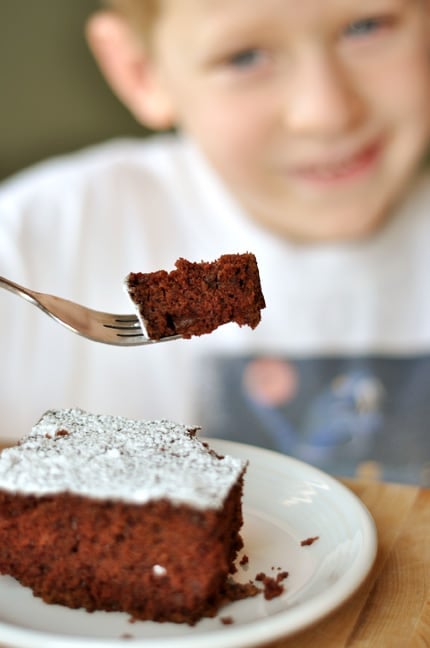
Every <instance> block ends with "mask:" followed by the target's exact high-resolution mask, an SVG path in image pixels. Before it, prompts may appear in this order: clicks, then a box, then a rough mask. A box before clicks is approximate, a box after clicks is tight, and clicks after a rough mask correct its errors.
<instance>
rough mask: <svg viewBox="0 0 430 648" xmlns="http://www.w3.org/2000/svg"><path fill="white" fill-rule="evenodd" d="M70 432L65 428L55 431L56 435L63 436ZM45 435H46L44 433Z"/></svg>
mask: <svg viewBox="0 0 430 648" xmlns="http://www.w3.org/2000/svg"><path fill="white" fill-rule="evenodd" d="M69 434H70V432H68V431H67V430H57V431H56V433H55V436H56V437H63V436H69ZM46 436H47V435H46Z"/></svg>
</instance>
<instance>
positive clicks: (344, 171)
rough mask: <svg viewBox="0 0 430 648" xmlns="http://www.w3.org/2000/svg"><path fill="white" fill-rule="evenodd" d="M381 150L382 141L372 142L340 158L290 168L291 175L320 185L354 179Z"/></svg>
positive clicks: (367, 167) (371, 162)
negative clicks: (356, 151)
mask: <svg viewBox="0 0 430 648" xmlns="http://www.w3.org/2000/svg"><path fill="white" fill-rule="evenodd" d="M381 151H382V143H381V142H380V141H378V142H373V143H372V144H370V145H369V146H366V147H364V148H362V149H361V150H360V151H359V152H358V153H354V154H352V155H349V156H345V157H343V158H340V159H327V160H323V161H321V162H316V163H312V164H305V165H302V166H297V167H295V168H292V169H291V175H292V176H294V177H295V178H297V179H299V180H302V181H305V182H308V183H314V184H320V185H329V184H335V183H339V182H344V181H348V180H355V179H356V178H358V177H359V176H361V175H363V174H364V173H366V171H368V170H369V169H370V168H371V167H372V166H373V165H374V163H375V162H376V160H377V159H378V157H379V154H380V153H381Z"/></svg>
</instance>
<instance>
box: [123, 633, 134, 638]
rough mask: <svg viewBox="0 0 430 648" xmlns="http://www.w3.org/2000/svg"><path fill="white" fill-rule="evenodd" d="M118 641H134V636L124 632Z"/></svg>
mask: <svg viewBox="0 0 430 648" xmlns="http://www.w3.org/2000/svg"><path fill="white" fill-rule="evenodd" d="M120 639H134V636H133V635H132V634H130V633H128V632H124V634H122V635H121V637H120Z"/></svg>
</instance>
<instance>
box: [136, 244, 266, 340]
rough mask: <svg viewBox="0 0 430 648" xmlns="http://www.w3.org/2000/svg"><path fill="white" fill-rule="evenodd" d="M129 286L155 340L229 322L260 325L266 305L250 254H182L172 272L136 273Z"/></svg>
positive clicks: (199, 332)
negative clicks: (207, 257)
mask: <svg viewBox="0 0 430 648" xmlns="http://www.w3.org/2000/svg"><path fill="white" fill-rule="evenodd" d="M125 285H126V289H127V291H128V294H129V296H130V298H131V300H132V301H133V304H134V305H135V307H136V309H137V312H138V315H139V319H140V321H141V323H142V327H143V328H144V330H145V331H146V333H147V335H148V337H150V338H151V339H154V340H159V339H160V338H162V337H168V336H171V335H181V336H182V337H184V338H190V337H191V336H193V335H203V334H204V333H211V332H212V331H213V330H214V329H216V328H217V327H218V326H220V325H222V324H227V323H228V322H236V323H237V324H239V325H240V326H243V325H245V324H247V325H248V326H250V327H251V328H255V327H256V326H257V324H258V323H259V322H260V319H261V309H263V308H264V307H265V301H264V297H263V293H262V291H261V284H260V276H259V272H258V266H257V261H256V259H255V256H254V255H253V254H251V253H249V252H247V253H245V254H224V255H223V256H221V257H220V258H219V259H218V260H216V261H212V262H205V261H202V262H199V263H195V262H191V261H187V260H186V259H182V258H181V259H178V260H177V261H176V264H175V269H174V270H172V271H171V272H167V271H166V270H158V271H156V272H149V273H142V272H131V273H130V274H129V275H128V276H127V277H126V280H125Z"/></svg>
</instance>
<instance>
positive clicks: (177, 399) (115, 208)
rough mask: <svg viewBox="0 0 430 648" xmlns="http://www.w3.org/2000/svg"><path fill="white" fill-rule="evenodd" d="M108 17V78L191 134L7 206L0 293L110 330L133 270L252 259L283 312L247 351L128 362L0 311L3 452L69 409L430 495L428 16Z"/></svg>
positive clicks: (213, 345) (32, 182) (406, 10)
mask: <svg viewBox="0 0 430 648" xmlns="http://www.w3.org/2000/svg"><path fill="white" fill-rule="evenodd" d="M111 6H112V7H113V10H112V11H111V10H107V11H102V12H100V13H99V14H97V15H95V16H93V17H92V19H91V20H90V21H89V24H88V40H89V43H90V45H91V48H92V50H93V52H94V54H95V56H96V59H97V60H98V62H99V64H100V67H101V69H102V71H103V72H104V74H105V76H106V78H107V80H108V81H109V83H110V85H111V86H112V88H113V90H114V91H115V92H116V93H117V94H118V96H119V97H120V98H121V99H122V101H123V102H124V103H125V104H126V105H127V106H128V107H129V109H130V110H131V111H132V113H133V114H134V115H135V117H136V119H138V120H139V121H140V122H142V123H144V124H145V125H147V126H149V127H151V128H153V129H155V130H163V129H166V128H169V127H171V126H177V127H178V128H179V129H180V134H179V135H178V136H175V135H164V136H162V135H159V136H156V137H155V138H152V139H150V140H149V141H145V142H116V143H109V144H106V145H104V146H100V147H96V148H95V149H94V150H90V151H85V152H82V153H80V154H77V155H74V156H70V157H69V158H67V159H64V160H57V161H51V162H49V163H46V165H43V166H42V167H40V168H39V169H38V170H34V171H30V172H26V173H24V174H22V175H21V176H20V177H18V178H16V179H13V180H11V181H9V183H6V185H5V186H4V187H3V190H2V192H0V272H1V274H3V275H7V276H9V277H10V278H11V279H13V280H15V281H18V282H21V283H24V284H27V285H29V286H31V287H33V288H35V289H38V290H42V291H46V292H51V293H54V294H58V295H62V296H64V297H68V298H70V299H74V300H76V301H80V302H82V303H86V304H88V305H90V306H91V307H93V308H99V309H101V310H111V311H116V312H118V311H120V310H122V311H127V310H129V306H128V303H127V300H126V298H125V296H123V297H122V298H121V291H120V290H119V288H118V287H119V285H120V282H121V280H122V278H123V277H124V276H125V275H126V274H127V273H128V272H129V271H131V270H132V271H136V270H142V271H151V270H157V269H159V268H167V269H169V268H171V267H172V266H173V263H174V261H175V260H176V258H178V257H179V256H183V257H185V258H188V259H191V260H200V259H205V260H210V259H214V258H216V257H217V256H219V255H220V254H222V253H224V252H240V251H246V250H249V251H252V252H254V253H255V254H256V257H257V259H258V263H259V267H260V274H261V280H262V287H263V291H264V294H265V298H266V303H267V305H268V307H267V309H266V310H265V311H263V321H262V323H261V324H260V326H259V327H258V328H257V329H256V330H255V331H248V330H245V329H238V327H234V326H233V325H229V326H226V327H222V328H220V329H219V330H218V331H216V332H215V333H213V334H211V335H210V336H204V337H202V338H198V339H194V340H192V341H179V342H174V343H171V344H165V345H163V344H162V345H156V346H153V347H151V348H142V349H135V350H124V349H117V348H106V347H102V346H100V345H96V344H94V343H90V342H87V341H86V340H82V339H80V338H78V337H77V336H73V335H71V334H70V333H68V332H67V331H64V330H62V329H61V328H60V327H59V326H58V325H55V324H53V323H52V322H50V321H49V320H48V318H44V317H43V316H42V315H40V313H37V312H34V310H35V309H32V308H31V307H29V306H28V305H27V304H25V303H21V300H18V299H17V298H16V297H14V296H11V295H2V296H1V301H0V308H1V309H2V313H3V317H2V320H5V319H6V318H7V319H8V320H12V321H13V323H14V326H13V329H12V333H9V329H10V328H11V327H10V326H8V331H7V334H6V333H4V334H3V336H1V340H0V344H1V347H2V348H1V357H2V362H3V371H4V375H5V376H6V375H7V381H6V380H5V381H4V383H3V385H2V393H1V395H0V399H1V410H2V419H3V425H2V434H3V436H4V437H5V438H13V437H16V436H19V435H20V434H22V433H23V432H24V431H26V430H27V429H28V427H29V425H30V424H31V422H33V421H34V419H35V418H36V417H37V415H38V414H40V413H41V412H42V411H43V410H44V409H46V408H48V407H52V406H55V407H58V406H75V405H77V406H81V407H84V408H88V409H90V410H92V411H97V412H102V411H108V412H110V413H118V414H123V415H130V416H137V417H142V418H160V417H171V418H175V419H178V420H183V421H187V422H191V423H198V424H202V425H203V427H204V430H205V432H207V433H208V434H211V435H218V436H221V437H230V438H235V439H238V440H240V441H245V442H248V443H255V444H257V445H261V446H265V447H269V448H274V449H277V450H280V451H282V452H287V453H289V454H293V455H295V456H298V457H301V458H303V459H304V460H306V461H309V462H312V463H315V464H317V465H320V466H321V467H322V468H323V469H325V470H328V471H330V472H333V473H336V474H338V475H339V474H351V473H354V472H356V471H357V470H363V467H364V468H366V467H367V468H368V467H369V466H370V467H373V468H375V470H376V471H377V473H378V475H379V476H381V477H383V478H387V479H393V480H396V481H413V482H421V483H428V482H429V469H428V465H429V464H428V462H430V442H429V441H428V440H427V439H428V434H427V428H426V426H427V421H428V420H429V414H430V399H429V398H428V395H427V385H428V384H430V381H429V377H430V362H429V360H430V356H429V351H430V294H429V288H428V286H427V282H426V261H427V256H428V248H429V242H430V215H429V210H428V208H427V204H428V200H429V198H430V180H429V178H428V177H427V176H426V175H425V174H423V175H421V174H420V173H419V169H420V165H421V162H422V159H423V156H424V154H425V152H426V149H427V146H428V142H429V138H430V111H429V105H430V31H429V17H430V13H429V4H428V1H427V0H360V1H358V0H325V2H324V3H321V2H320V0H301V2H300V3H298V2H296V0H265V2H264V3H262V2H259V1H258V0H255V2H250V1H249V0H181V2H177V0H158V1H156V0H152V1H150V0H128V1H127V0H116V1H115V2H112V3H111Z"/></svg>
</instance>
